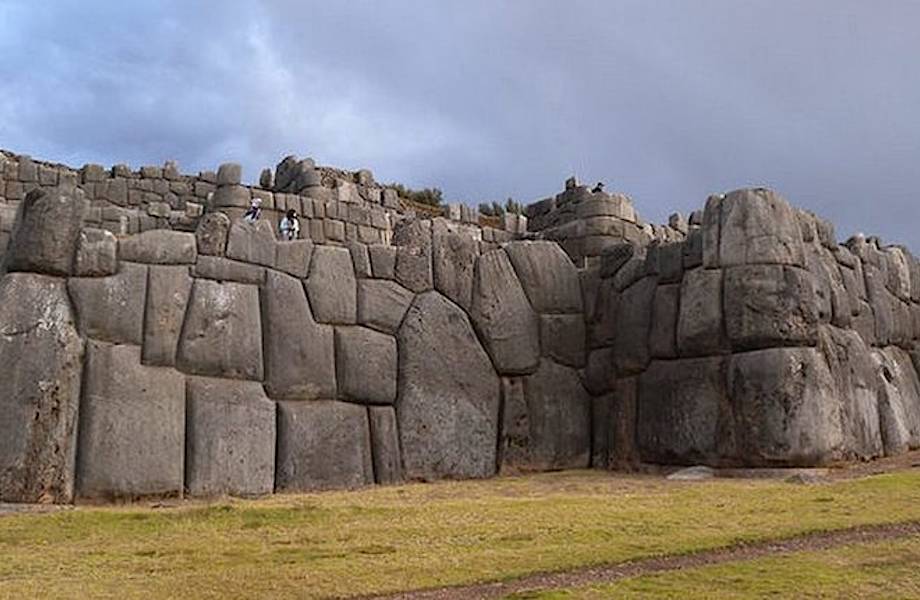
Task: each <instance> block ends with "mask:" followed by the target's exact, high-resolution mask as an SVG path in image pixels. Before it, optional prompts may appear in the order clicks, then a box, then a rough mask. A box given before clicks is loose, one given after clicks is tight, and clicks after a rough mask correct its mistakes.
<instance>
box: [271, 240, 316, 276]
mask: <svg viewBox="0 0 920 600" xmlns="http://www.w3.org/2000/svg"><path fill="white" fill-rule="evenodd" d="M312 257H313V242H311V241H310V240H291V241H290V242H279V243H278V245H277V246H275V268H277V269H278V270H279V271H284V272H285V273H287V274H289V275H293V276H294V277H299V278H300V279H304V278H306V277H307V275H308V274H309V272H310V259H311V258H312Z"/></svg>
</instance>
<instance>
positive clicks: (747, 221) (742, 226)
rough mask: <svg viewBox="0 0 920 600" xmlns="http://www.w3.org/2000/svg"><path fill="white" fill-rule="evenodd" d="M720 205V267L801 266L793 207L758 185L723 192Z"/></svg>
mask: <svg viewBox="0 0 920 600" xmlns="http://www.w3.org/2000/svg"><path fill="white" fill-rule="evenodd" d="M721 204H722V205H721V211H720V224H719V264H720V266H722V267H728V266H733V265H744V264H783V265H796V266H799V267H804V266H805V254H804V246H803V242H802V232H801V230H800V229H799V224H798V220H797V219H796V215H795V210H794V209H793V208H792V207H791V206H790V205H789V203H788V202H786V201H785V200H784V199H783V198H781V197H780V196H779V195H777V194H776V193H774V192H773V191H771V190H766V189H762V188H756V189H742V190H736V191H734V192H731V193H729V194H727V195H726V196H725V199H724V200H723V201H722V203H721Z"/></svg>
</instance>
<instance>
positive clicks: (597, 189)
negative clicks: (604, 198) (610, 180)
mask: <svg viewBox="0 0 920 600" xmlns="http://www.w3.org/2000/svg"><path fill="white" fill-rule="evenodd" d="M603 191H604V183H603V182H602V181H598V182H597V185H596V186H594V189H593V190H591V193H592V194H600V193H601V192H603Z"/></svg>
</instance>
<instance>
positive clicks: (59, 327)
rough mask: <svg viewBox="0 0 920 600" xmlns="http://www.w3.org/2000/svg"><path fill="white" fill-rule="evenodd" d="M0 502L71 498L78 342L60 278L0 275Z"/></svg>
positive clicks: (79, 363)
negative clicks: (0, 370) (0, 377)
mask: <svg viewBox="0 0 920 600" xmlns="http://www.w3.org/2000/svg"><path fill="white" fill-rule="evenodd" d="M0 364H2V365H4V367H3V375H2V384H0V415H2V417H0V500H2V501H7V502H61V503H66V502H70V501H71V500H72V499H73V489H74V461H75V455H76V447H77V440H76V436H77V413H78V406H79V403H80V386H81V374H82V370H83V341H82V340H81V339H80V336H79V335H78V334H77V330H76V326H75V324H74V316H73V311H72V310H71V306H70V302H69V301H68V299H67V289H66V287H65V286H64V283H63V281H62V280H60V279H56V278H53V277H47V276H43V275H33V274H31V273H10V274H7V275H6V276H3V277H2V278H0Z"/></svg>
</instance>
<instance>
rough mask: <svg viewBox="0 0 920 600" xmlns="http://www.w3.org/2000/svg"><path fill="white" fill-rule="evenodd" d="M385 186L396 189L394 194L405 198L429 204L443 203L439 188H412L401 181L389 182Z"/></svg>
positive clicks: (437, 204) (439, 204) (438, 204)
mask: <svg viewBox="0 0 920 600" xmlns="http://www.w3.org/2000/svg"><path fill="white" fill-rule="evenodd" d="M387 187H389V188H392V189H394V190H396V195H397V196H399V197H400V198H405V199H406V200H411V201H413V202H418V203H419V204H427V205H429V206H441V204H443V203H444V198H443V193H442V192H441V190H440V189H439V188H423V189H420V190H413V189H412V188H409V187H406V186H404V185H402V184H401V183H391V184H388V185H387Z"/></svg>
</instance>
